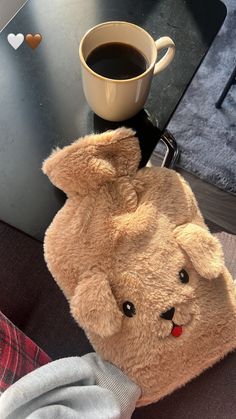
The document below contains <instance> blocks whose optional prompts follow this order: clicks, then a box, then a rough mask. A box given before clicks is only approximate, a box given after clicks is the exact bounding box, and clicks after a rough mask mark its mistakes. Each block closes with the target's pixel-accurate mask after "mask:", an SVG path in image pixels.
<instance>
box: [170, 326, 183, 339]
mask: <svg viewBox="0 0 236 419" xmlns="http://www.w3.org/2000/svg"><path fill="white" fill-rule="evenodd" d="M182 333H183V328H182V326H178V325H177V324H173V328H172V330H171V334H172V336H174V337H175V338H178V337H179V336H180V335H182Z"/></svg>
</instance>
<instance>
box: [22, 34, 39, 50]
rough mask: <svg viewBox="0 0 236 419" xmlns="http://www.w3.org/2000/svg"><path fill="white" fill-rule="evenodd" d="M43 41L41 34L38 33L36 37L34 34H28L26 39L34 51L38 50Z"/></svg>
mask: <svg viewBox="0 0 236 419" xmlns="http://www.w3.org/2000/svg"><path fill="white" fill-rule="evenodd" d="M41 41H42V35H40V33H36V34H35V35H32V33H28V34H27V35H26V37H25V42H26V43H27V44H28V45H29V46H30V47H31V48H32V49H35V48H37V47H38V46H39V44H40V42H41Z"/></svg>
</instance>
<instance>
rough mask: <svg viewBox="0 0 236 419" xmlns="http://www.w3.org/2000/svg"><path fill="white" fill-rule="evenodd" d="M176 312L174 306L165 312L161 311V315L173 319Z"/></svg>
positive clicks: (166, 318)
mask: <svg viewBox="0 0 236 419" xmlns="http://www.w3.org/2000/svg"><path fill="white" fill-rule="evenodd" d="M174 314H175V308H174V307H172V308H170V309H169V310H167V311H165V312H164V313H161V315H160V317H162V318H163V319H165V320H172V319H173V317H174Z"/></svg>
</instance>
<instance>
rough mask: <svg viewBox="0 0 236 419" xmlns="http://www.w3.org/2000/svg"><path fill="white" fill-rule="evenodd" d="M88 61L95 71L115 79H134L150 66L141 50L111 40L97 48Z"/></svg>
mask: <svg viewBox="0 0 236 419" xmlns="http://www.w3.org/2000/svg"><path fill="white" fill-rule="evenodd" d="M86 63H87V65H88V66H89V67H90V68H91V69H92V70H93V71H95V73H97V74H100V75H101V76H104V77H107V78H109V79H115V80H125V79H132V78H133V77H137V76H139V75H140V74H142V73H143V72H144V71H145V70H146V69H147V67H148V66H147V61H146V58H145V57H144V56H143V55H142V54H141V52H139V51H138V50H137V49H136V48H134V47H133V46H131V45H128V44H123V43H120V42H110V43H106V44H103V45H100V46H99V47H97V48H95V49H94V50H93V51H92V52H91V53H90V54H89V56H88V58H87V60H86Z"/></svg>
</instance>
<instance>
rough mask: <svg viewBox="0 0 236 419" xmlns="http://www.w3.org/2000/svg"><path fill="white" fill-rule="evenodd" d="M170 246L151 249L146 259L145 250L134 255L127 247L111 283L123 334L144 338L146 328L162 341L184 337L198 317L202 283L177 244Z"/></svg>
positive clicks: (164, 244)
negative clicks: (120, 316) (197, 299)
mask: <svg viewBox="0 0 236 419" xmlns="http://www.w3.org/2000/svg"><path fill="white" fill-rule="evenodd" d="M170 242H171V240H170V238H169V239H166V240H165V242H164V243H162V245H161V246H154V247H158V248H156V249H155V248H153V249H151V247H150V246H149V252H148V253H149V255H147V257H146V258H143V257H142V249H141V250H139V251H137V252H134V253H133V254H132V255H131V254H129V252H126V254H125V252H124V249H125V246H124V247H123V249H122V253H123V252H124V253H123V255H120V256H119V262H118V263H117V265H118V266H117V270H116V272H115V275H114V279H111V282H110V285H111V289H112V292H113V295H114V296H115V299H116V301H117V305H118V307H119V310H120V311H121V312H122V314H123V322H122V328H121V333H124V330H125V329H126V328H127V333H129V334H130V335H133V336H135V334H137V336H138V337H139V338H140V329H141V328H142V329H143V330H147V334H148V336H150V332H151V334H152V336H155V337H156V338H157V340H158V341H159V340H160V341H161V340H162V339H166V338H168V337H180V336H181V335H182V334H184V332H185V330H186V328H187V326H188V325H190V324H191V322H192V320H193V318H194V314H195V316H196V315H197V313H196V305H195V304H194V301H195V299H196V298H197V297H200V295H199V293H200V291H201V286H200V283H201V279H200V278H199V276H198V275H197V273H196V271H195V270H194V268H193V266H191V263H190V261H189V260H187V258H186V256H185V255H184V253H183V251H182V250H181V249H180V248H179V247H178V245H177V244H176V243H175V242H174V240H173V241H172V243H170ZM159 243H160V242H159ZM170 246H171V249H172V252H169V251H168V249H170ZM122 256H123V257H122ZM140 260H142V263H141V264H140ZM119 266H120V267H119ZM124 267H126V271H124ZM148 336H147V338H148Z"/></svg>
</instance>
